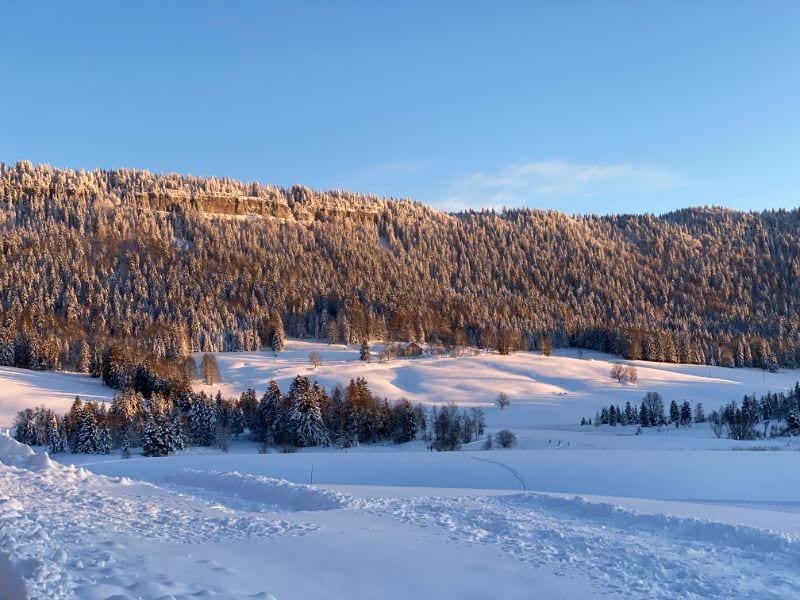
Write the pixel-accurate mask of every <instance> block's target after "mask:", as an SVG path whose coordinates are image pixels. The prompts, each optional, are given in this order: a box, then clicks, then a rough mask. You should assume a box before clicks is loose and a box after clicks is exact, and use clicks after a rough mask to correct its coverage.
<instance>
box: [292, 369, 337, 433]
mask: <svg viewBox="0 0 800 600" xmlns="http://www.w3.org/2000/svg"><path fill="white" fill-rule="evenodd" d="M289 401H290V403H291V413H290V423H291V425H292V430H293V432H294V434H295V435H296V437H297V441H298V443H299V445H301V446H327V445H328V444H329V443H330V441H329V439H328V434H327V431H326V430H325V424H324V423H323V421H322V412H321V410H320V405H319V399H318V397H317V394H316V393H315V390H314V389H313V388H312V386H311V382H310V381H309V380H308V378H307V377H303V376H302V375H298V376H297V377H295V378H294V380H293V381H292V384H291V386H290V387H289Z"/></svg>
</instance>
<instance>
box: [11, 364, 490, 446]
mask: <svg viewBox="0 0 800 600" xmlns="http://www.w3.org/2000/svg"><path fill="white" fill-rule="evenodd" d="M14 428H15V438H16V439H17V440H18V441H20V442H22V443H25V444H31V445H36V446H48V449H49V451H50V452H52V453H57V452H66V451H70V452H74V453H86V454H109V453H111V452H112V451H113V450H115V449H121V450H122V451H123V454H129V453H130V449H131V448H142V453H143V454H144V455H145V456H165V455H168V454H172V453H174V452H176V451H178V450H182V449H185V448H188V447H190V446H212V447H214V446H215V447H219V448H222V449H225V450H227V448H228V444H229V440H230V439H231V437H234V438H239V437H242V436H247V437H249V438H250V439H252V440H254V441H256V442H258V443H259V448H260V450H261V451H263V452H267V451H269V449H271V448H276V449H280V450H282V451H292V450H293V449H294V448H302V447H310V446H330V445H335V446H338V447H341V448H349V447H352V446H357V445H360V444H374V443H387V442H390V443H395V444H403V443H407V442H411V441H413V440H416V439H421V440H425V441H427V442H429V446H430V448H431V449H435V450H439V451H441V450H457V449H459V448H461V446H462V445H463V444H467V443H470V442H473V441H475V440H477V439H479V438H480V437H482V436H483V434H484V429H485V418H484V415H483V411H482V410H481V409H480V408H470V409H459V408H458V407H456V406H455V405H454V404H447V405H444V406H441V407H435V406H434V407H432V408H431V409H427V408H425V407H424V406H423V405H421V404H417V405H412V404H411V403H410V402H409V401H408V400H406V399H403V398H401V399H399V400H397V401H396V402H389V401H388V400H386V399H385V398H384V399H380V398H378V397H377V396H375V395H374V394H373V393H372V392H371V391H370V389H369V386H368V384H367V381H366V380H365V379H363V378H358V379H354V380H351V381H350V382H349V383H348V385H346V386H340V385H337V386H335V387H334V388H333V389H332V390H331V392H330V393H329V392H328V391H327V390H326V389H325V388H324V387H323V386H320V385H319V384H318V383H317V382H315V381H311V380H310V379H309V378H308V377H304V376H302V375H298V376H297V377H295V378H294V379H293V380H292V382H291V384H290V385H289V389H288V391H287V393H285V394H284V393H283V392H282V391H281V389H280V386H279V385H278V383H277V382H275V381H271V382H270V383H269V385H268V386H267V390H266V391H265V392H264V394H263V395H262V396H261V397H260V398H259V397H258V395H257V393H256V392H255V390H252V389H249V390H247V391H245V392H243V393H242V394H241V396H240V397H239V398H234V399H230V398H223V397H222V394H221V393H219V392H218V393H217V395H216V396H215V397H211V396H209V395H207V394H205V393H204V392H200V393H194V392H190V391H187V390H181V391H177V392H176V391H172V392H171V394H170V395H163V394H161V393H159V392H155V393H152V394H151V395H150V396H149V398H146V397H145V396H144V395H143V394H142V393H141V392H140V391H136V390H134V389H132V388H125V389H123V390H122V392H121V393H119V394H115V395H114V398H113V400H112V402H111V404H110V405H109V406H108V407H106V405H105V403H95V402H83V401H82V400H81V399H80V398H79V397H76V399H75V401H74V402H73V404H72V406H71V408H70V410H69V412H68V413H67V414H66V415H63V416H59V415H58V414H56V413H55V412H54V411H52V410H51V409H49V408H45V407H39V408H31V409H26V410H23V411H21V412H20V413H19V414H18V415H17V418H16V421H15V424H14Z"/></svg>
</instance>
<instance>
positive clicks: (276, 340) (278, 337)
mask: <svg viewBox="0 0 800 600" xmlns="http://www.w3.org/2000/svg"><path fill="white" fill-rule="evenodd" d="M269 324H270V342H269V345H270V347H272V350H273V352H283V347H284V345H285V344H286V332H285V331H284V330H283V319H281V316H280V315H279V314H278V313H273V314H272V316H271V317H270V321H269Z"/></svg>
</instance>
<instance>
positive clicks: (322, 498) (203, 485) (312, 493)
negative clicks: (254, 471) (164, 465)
mask: <svg viewBox="0 0 800 600" xmlns="http://www.w3.org/2000/svg"><path fill="white" fill-rule="evenodd" d="M165 481H167V482H168V483H172V484H176V485H180V486H184V487H189V488H193V489H198V490H205V491H211V492H217V493H222V494H227V495H233V496H236V497H237V498H239V499H242V500H246V501H250V502H256V503H258V504H260V505H264V506H267V507H270V508H271V509H275V510H277V511H287V512H300V511H315V510H334V509H337V508H346V507H349V506H352V505H353V502H354V501H353V499H352V498H350V497H349V496H347V495H346V494H343V493H341V492H336V491H333V490H324V489H320V488H316V487H313V486H310V485H299V484H296V483H291V482H289V481H286V480H284V479H272V478H270V477H261V476H258V475H246V474H242V473H238V472H236V471H233V472H223V471H198V470H195V469H183V470H181V471H178V472H177V473H172V474H169V475H167V476H166V477H165Z"/></svg>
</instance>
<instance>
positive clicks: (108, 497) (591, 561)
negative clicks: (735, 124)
mask: <svg viewBox="0 0 800 600" xmlns="http://www.w3.org/2000/svg"><path fill="white" fill-rule="evenodd" d="M483 454H484V455H485V456H486V457H487V459H488V460H494V459H495V458H497V459H498V461H499V462H502V461H504V460H505V458H506V457H507V456H508V455H509V453H502V452H487V453H483ZM309 456H311V454H308V455H306V457H309ZM194 458H195V459H197V460H196V461H195V462H196V465H195V466H196V467H198V468H191V469H179V470H177V471H175V472H174V473H172V474H171V475H169V476H167V477H165V478H164V481H162V482H160V483H156V484H153V483H143V482H142V483H140V482H134V481H131V480H130V479H127V478H116V477H104V476H101V475H96V474H93V473H91V472H89V471H86V470H84V469H82V468H78V467H74V466H62V465H60V464H58V463H54V462H52V461H50V460H49V459H48V458H47V457H46V455H41V454H40V455H36V454H33V453H32V452H31V451H30V449H29V448H27V447H25V446H21V445H19V444H16V443H15V442H13V441H11V440H10V439H8V438H3V437H0V575H3V577H2V578H0V597H3V598H7V599H9V600H21V599H23V598H67V597H77V598H89V599H96V598H113V599H115V600H120V599H127V598H187V599H188V598H196V597H198V596H202V597H219V598H248V597H249V598H272V597H274V598H278V599H284V598H323V597H324V598H348V599H350V598H370V599H372V598H398V599H399V598H409V597H411V598H432V597H437V598H459V599H460V598H486V597H503V598H531V597H544V598H596V597H606V598H608V597H618V598H622V597H624V598H665V599H666V598H670V599H671V598H720V597H724V598H766V599H769V598H795V597H796V590H797V589H798V587H799V586H800V571H798V569H797V563H798V561H800V536H798V534H797V529H796V528H797V519H796V518H795V517H796V515H791V514H789V515H788V516H787V514H786V513H782V512H779V511H771V510H750V509H743V508H735V509H733V508H727V509H725V510H723V511H722V515H721V516H720V515H719V514H718V513H719V512H720V511H719V510H718V509H717V507H714V506H708V505H704V504H698V503H693V504H682V503H674V502H663V501H662V502H651V503H649V504H648V503H645V502H639V503H638V505H637V504H636V503H635V502H632V501H629V500H625V499H621V500H618V499H614V498H581V497H572V496H564V495H550V494H541V493H532V492H526V491H516V492H497V491H492V492H489V491H477V490H466V489H453V490H436V489H420V488H408V487H407V488H403V489H399V490H398V489H396V488H382V489H380V490H378V489H376V488H373V487H353V486H351V487H338V488H337V486H326V487H325V488H318V487H316V488H315V487H313V486H305V485H298V484H292V483H288V482H286V481H284V480H281V479H275V478H272V477H266V476H260V475H246V474H241V473H238V472H231V471H227V472H225V471H217V470H214V469H208V468H205V467H203V466H202V464H203V458H204V457H203V455H195V456H194ZM125 462H127V463H133V462H135V461H125ZM159 462H161V461H159V460H157V459H151V460H149V461H147V464H151V465H157V464H158V463H159ZM785 524H788V526H786V527H784V525H785Z"/></svg>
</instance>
